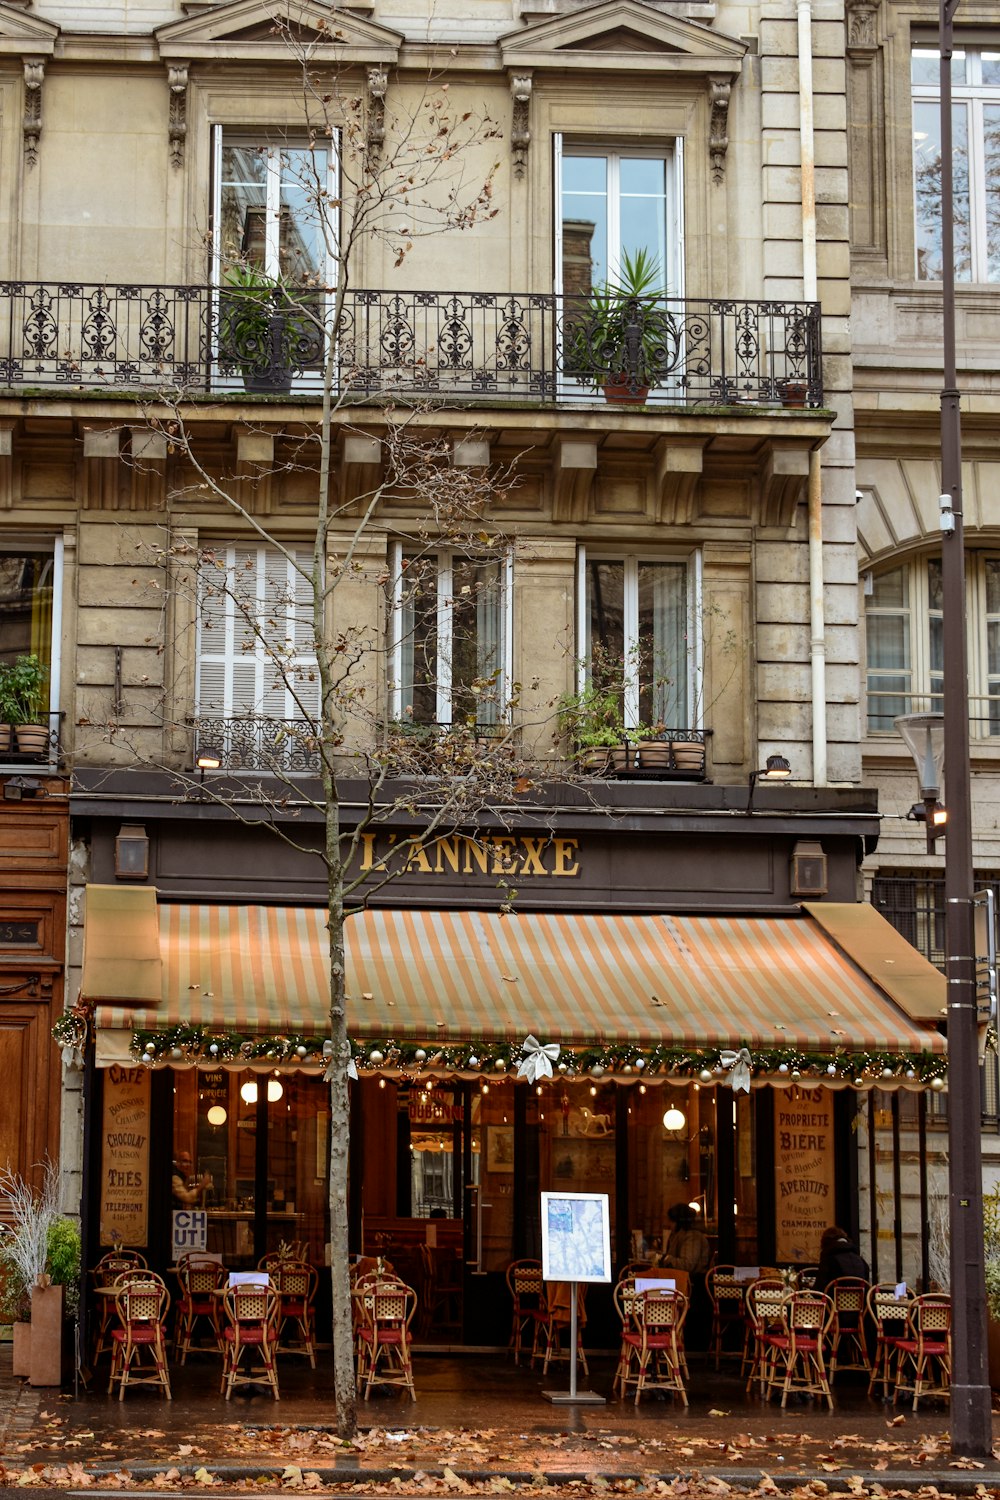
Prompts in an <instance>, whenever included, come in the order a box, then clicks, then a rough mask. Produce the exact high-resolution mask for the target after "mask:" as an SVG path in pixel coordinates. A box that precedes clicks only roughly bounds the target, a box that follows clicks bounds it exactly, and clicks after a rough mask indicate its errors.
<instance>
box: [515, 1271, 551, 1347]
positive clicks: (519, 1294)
mask: <svg viewBox="0 0 1000 1500" xmlns="http://www.w3.org/2000/svg"><path fill="white" fill-rule="evenodd" d="M507 1290H508V1291H509V1292H510V1297H511V1303H512V1304H513V1309H512V1315H511V1324H510V1338H509V1339H508V1341H507V1348H508V1349H513V1351H514V1363H515V1364H517V1363H518V1362H519V1361H520V1358H521V1350H522V1349H524V1350H526V1351H527V1350H528V1349H531V1348H533V1347H534V1343H535V1332H534V1329H535V1323H536V1321H537V1320H538V1318H539V1316H540V1315H541V1312H542V1308H543V1306H544V1303H545V1289H544V1287H543V1285H542V1263H541V1261H540V1260H512V1261H511V1263H510V1265H509V1266H508V1267H507Z"/></svg>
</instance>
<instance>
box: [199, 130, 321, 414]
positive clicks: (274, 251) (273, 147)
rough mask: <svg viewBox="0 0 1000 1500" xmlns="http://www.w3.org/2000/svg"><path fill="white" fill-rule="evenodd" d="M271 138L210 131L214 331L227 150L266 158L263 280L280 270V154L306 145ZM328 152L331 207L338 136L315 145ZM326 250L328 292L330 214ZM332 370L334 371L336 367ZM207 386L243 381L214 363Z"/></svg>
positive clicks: (236, 385)
mask: <svg viewBox="0 0 1000 1500" xmlns="http://www.w3.org/2000/svg"><path fill="white" fill-rule="evenodd" d="M272 133H273V131H272V130H268V129H267V127H264V128H262V129H260V130H254V129H251V128H250V127H243V126H239V127H237V126H232V125H213V126H212V188H211V192H212V264H211V277H212V288H213V293H212V295H213V304H214V305H213V309H212V311H213V315H214V320H215V326H218V317H219V307H218V301H219V295H220V290H221V288H222V279H223V269H222V152H223V148H224V146H226V145H235V146H250V147H253V148H254V149H257V150H260V151H266V153H267V169H266V176H265V196H266V202H265V208H264V249H265V254H264V271H265V274H266V275H268V276H277V275H278V274H279V271H280V263H279V230H280V224H281V152H282V151H283V150H287V149H290V148H291V149H296V150H304V149H307V148H308V145H309V142H308V141H307V140H306V139H305V137H303V138H302V141H301V142H299V141H297V140H296V139H295V138H294V137H293V138H292V139H290V140H284V141H280V142H279V141H275V142H274V143H272V142H271V140H270V139H269V137H270V135H271V134H272ZM316 144H317V145H318V146H321V147H323V148H324V149H325V150H326V152H327V191H328V193H329V199H328V201H329V202H330V203H339V201H340V134H339V132H337V133H335V134H334V135H332V136H330V137H328V138H327V139H325V140H319V141H317V143H316ZM329 227H330V240H331V247H330V249H328V251H327V255H326V267H325V281H326V285H327V286H328V287H333V286H334V285H335V284H336V262H337V254H338V245H339V229H340V224H339V220H338V218H337V217H336V216H335V215H333V216H331V218H330V220H329ZM331 305H332V297H331V295H330V294H329V293H328V295H327V298H326V310H327V312H329V309H330V307H331ZM334 369H335V370H336V369H337V364H336V363H335V365H334ZM212 384H213V386H214V387H215V388H221V389H223V390H230V389H237V390H238V389H241V388H242V381H241V380H240V379H239V378H238V377H233V376H231V375H223V374H222V373H221V371H220V369H219V367H218V364H217V363H213V370H212ZM308 385H315V379H313V380H311V381H310V380H309V378H308V377H307V376H300V377H298V378H297V379H296V380H294V381H293V383H292V389H293V390H296V389H305V388H306V387H307V386H308Z"/></svg>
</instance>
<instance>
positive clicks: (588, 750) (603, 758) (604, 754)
mask: <svg viewBox="0 0 1000 1500" xmlns="http://www.w3.org/2000/svg"><path fill="white" fill-rule="evenodd" d="M609 754H610V752H609V750H608V747H607V746H606V745H585V746H584V747H583V749H582V750H578V751H577V753H576V763H577V765H578V766H579V768H580V770H581V772H582V773H583V775H584V776H603V775H604V774H605V772H606V771H607V769H608V757H609Z"/></svg>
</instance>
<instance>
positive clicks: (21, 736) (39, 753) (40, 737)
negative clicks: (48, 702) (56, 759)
mask: <svg viewBox="0 0 1000 1500" xmlns="http://www.w3.org/2000/svg"><path fill="white" fill-rule="evenodd" d="M17 748H18V751H19V752H20V754H21V755H34V756H36V757H37V758H38V759H39V760H43V759H44V757H45V756H46V755H47V754H48V749H49V731H48V729H46V727H45V725H44V724H18V726H17Z"/></svg>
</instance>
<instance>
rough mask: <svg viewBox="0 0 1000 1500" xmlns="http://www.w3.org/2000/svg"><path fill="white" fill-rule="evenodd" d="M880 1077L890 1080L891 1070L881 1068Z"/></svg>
mask: <svg viewBox="0 0 1000 1500" xmlns="http://www.w3.org/2000/svg"><path fill="white" fill-rule="evenodd" d="M882 1077H883V1078H891V1077H892V1069H891V1068H883V1069H882Z"/></svg>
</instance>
